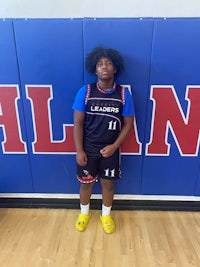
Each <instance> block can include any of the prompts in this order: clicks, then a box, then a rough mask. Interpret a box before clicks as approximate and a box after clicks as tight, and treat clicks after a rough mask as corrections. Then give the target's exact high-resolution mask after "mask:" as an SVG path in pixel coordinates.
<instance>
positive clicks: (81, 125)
mask: <svg viewBox="0 0 200 267" xmlns="http://www.w3.org/2000/svg"><path fill="white" fill-rule="evenodd" d="M86 69H87V70H88V72H89V73H91V74H94V75H96V77H97V82H95V83H93V84H89V85H84V86H83V87H82V88H81V89H80V90H79V92H78V93H77V96H76V98H75V100H74V104H73V110H74V140H75V146H76V152H77V154H76V160H77V178H78V180H79V181H80V214H79V216H78V219H77V220H76V223H75V225H76V229H77V230H78V231H84V230H85V229H86V227H87V224H88V221H89V219H90V217H91V213H90V198H91V194H92V189H93V186H94V183H95V181H96V180H97V178H98V177H99V178H100V183H101V187H102V214H101V215H100V220H101V222H102V226H103V229H104V231H105V232H106V233H112V232H114V231H115V223H114V220H113V218H112V217H111V208H112V203H113V197H114V181H115V180H116V179H119V178H120V146H121V144H122V142H123V141H124V140H125V138H126V137H127V135H128V134H129V132H130V131H131V128H132V127H133V118H134V105H133V101H132V96H131V94H130V92H129V90H128V89H126V88H124V87H122V86H120V85H118V84H116V83H115V78H116V77H117V76H118V75H119V74H120V73H121V72H122V71H123V69H124V63H123V58H122V56H121V55H120V53H119V52H118V51H117V50H115V49H112V48H104V47H96V48H94V49H93V50H92V52H91V53H89V54H88V55H87V57H86Z"/></svg>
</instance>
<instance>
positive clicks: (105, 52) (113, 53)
mask: <svg viewBox="0 0 200 267" xmlns="http://www.w3.org/2000/svg"><path fill="white" fill-rule="evenodd" d="M102 57H106V58H108V59H109V60H111V61H112V63H113V65H114V67H115V69H116V71H117V72H116V76H119V74H120V73H121V72H122V71H123V70H124V62H123V58H122V56H121V55H120V53H119V52H118V51H117V50H115V49H113V48H105V47H102V46H98V47H96V48H94V49H93V50H92V52H91V53H89V54H88V55H87V57H86V62H85V66H86V69H87V71H88V72H89V73H90V74H95V73H96V65H97V62H98V61H99V59H100V58H102Z"/></svg>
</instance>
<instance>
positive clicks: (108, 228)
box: [100, 215, 115, 234]
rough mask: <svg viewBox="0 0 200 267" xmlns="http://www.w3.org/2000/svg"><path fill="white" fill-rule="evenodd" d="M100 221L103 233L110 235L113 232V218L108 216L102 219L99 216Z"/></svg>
mask: <svg viewBox="0 0 200 267" xmlns="http://www.w3.org/2000/svg"><path fill="white" fill-rule="evenodd" d="M100 219H101V222H102V225H103V230H104V232H105V233H107V234H111V233H113V232H114V231H115V222H114V221H113V218H112V217H111V216H110V215H108V216H104V217H102V216H101V215H100Z"/></svg>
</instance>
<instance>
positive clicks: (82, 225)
mask: <svg viewBox="0 0 200 267" xmlns="http://www.w3.org/2000/svg"><path fill="white" fill-rule="evenodd" d="M90 217H91V214H79V216H78V219H77V220H76V224H75V225H76V230H78V231H80V232H83V231H84V230H85V229H86V227H87V224H88V221H89V219H90Z"/></svg>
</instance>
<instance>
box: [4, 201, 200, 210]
mask: <svg viewBox="0 0 200 267" xmlns="http://www.w3.org/2000/svg"><path fill="white" fill-rule="evenodd" d="M101 203H102V200H101V199H91V204H90V206H91V209H93V210H100V209H101ZM0 208H49V209H79V199H57V198H56V199H54V198H51V199H50V198H47V199H45V198H0ZM112 209H113V210H163V211H164V210H166V211H167V210H169V211H173V210H174V211H200V201H173V200H172V201H171V200H170V201H165V200H114V201H113V207H112Z"/></svg>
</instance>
